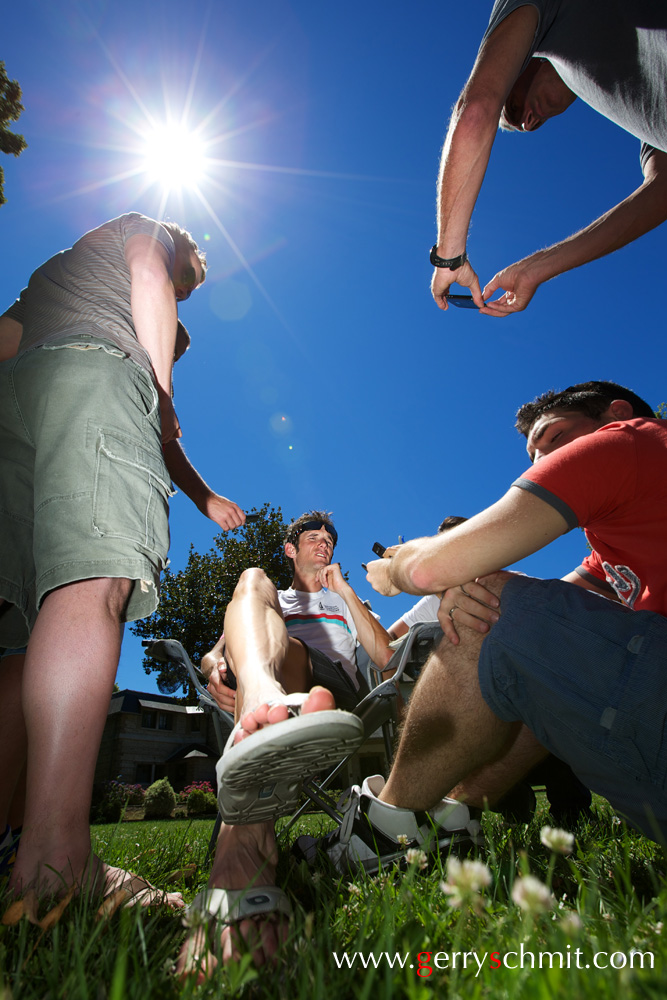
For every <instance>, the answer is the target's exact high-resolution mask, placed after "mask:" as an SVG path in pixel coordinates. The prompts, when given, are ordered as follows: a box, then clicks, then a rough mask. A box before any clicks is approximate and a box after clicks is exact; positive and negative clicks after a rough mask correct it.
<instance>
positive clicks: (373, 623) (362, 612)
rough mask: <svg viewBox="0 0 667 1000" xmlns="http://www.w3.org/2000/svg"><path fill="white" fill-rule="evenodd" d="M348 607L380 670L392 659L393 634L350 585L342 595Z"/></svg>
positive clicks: (369, 652) (365, 646)
mask: <svg viewBox="0 0 667 1000" xmlns="http://www.w3.org/2000/svg"><path fill="white" fill-rule="evenodd" d="M340 596H341V597H342V598H343V600H344V601H345V603H346V604H347V606H348V608H349V609H350V614H351V615H352V619H353V621H354V625H355V628H356V630H357V638H358V640H359V642H360V643H361V645H362V646H363V647H364V649H365V650H366V652H367V653H368V655H369V656H370V658H371V660H372V661H373V663H374V664H375V665H376V667H379V668H380V670H382V669H384V667H386V665H387V663H388V662H389V660H390V659H391V656H392V653H393V649H390V648H389V643H390V642H391V636H390V635H389V633H388V632H387V630H386V629H385V628H384V626H382V625H381V624H380V622H379V621H378V620H377V618H375V616H374V615H373V614H371V612H370V611H369V610H368V608H367V607H366V605H365V604H364V603H363V601H361V600H360V599H359V598H358V597H357V594H356V593H355V591H354V590H353V589H352V587H350V586H349V585H348V586H347V587H346V588H345V592H344V593H341V595H340Z"/></svg>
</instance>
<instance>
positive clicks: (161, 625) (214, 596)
mask: <svg viewBox="0 0 667 1000" xmlns="http://www.w3.org/2000/svg"><path fill="white" fill-rule="evenodd" d="M257 513H258V514H259V520H258V521H256V522H254V523H253V524H245V525H244V526H243V527H242V528H239V529H237V530H236V531H234V532H221V533H220V534H219V535H216V536H215V538H214V540H213V542H214V544H213V548H211V549H209V551H208V552H205V553H204V554H201V553H199V552H196V551H195V549H194V548H193V547H192V546H191V547H190V555H189V556H188V561H187V564H186V566H185V569H183V570H180V571H179V572H178V573H172V572H170V570H168V569H167V570H165V572H164V575H163V578H162V586H161V589H160V604H159V607H158V608H157V610H156V611H155V612H154V613H153V614H152V615H151V616H150V617H149V618H144V620H143V621H139V622H133V623H132V625H131V626H130V628H131V630H132V631H133V632H134V634H135V635H138V636H140V637H141V638H142V639H178V640H179V641H180V642H182V643H183V646H184V647H185V649H186V650H187V652H188V654H189V656H190V659H191V660H192V661H193V663H199V661H200V660H201V658H202V656H203V655H204V653H207V652H208V650H209V649H211V647H212V646H214V645H215V643H216V642H217V640H218V637H219V635H220V633H221V631H222V624H223V620H224V617H225V610H226V608H227V605H228V604H229V602H230V600H231V598H232V594H233V593H234V588H235V587H236V584H237V582H238V579H239V577H240V575H241V573H242V572H243V570H245V569H249V568H250V567H251V566H259V567H260V569H263V570H264V572H265V573H266V574H267V576H268V577H269V578H270V579H271V580H272V581H273V582H274V583H275V585H276V587H278V588H279V589H281V590H284V589H285V588H287V587H289V585H290V583H291V582H292V567H291V564H290V562H289V560H288V559H287V558H286V556H285V553H284V551H283V538H284V536H285V531H286V528H287V525H286V523H285V522H284V521H283V516H282V511H281V509H280V507H277V508H275V509H274V508H273V507H271V506H270V505H269V504H265V505H264V506H263V507H261V508H260V509H259V511H257ZM143 668H144V670H145V671H146V673H147V674H150V673H153V672H154V671H156V672H157V674H158V677H157V684H158V687H159V689H160V691H162V692H163V693H165V694H173V693H174V692H176V691H177V690H178V689H179V688H182V689H183V691H184V693H186V694H187V695H189V696H190V697H191V698H192V700H194V692H193V691H192V690H191V688H190V684H189V682H188V676H187V673H186V671H185V670H184V669H183V668H181V667H179V666H178V665H177V664H171V663H158V662H157V661H156V660H151V659H149V658H148V657H145V658H144V661H143Z"/></svg>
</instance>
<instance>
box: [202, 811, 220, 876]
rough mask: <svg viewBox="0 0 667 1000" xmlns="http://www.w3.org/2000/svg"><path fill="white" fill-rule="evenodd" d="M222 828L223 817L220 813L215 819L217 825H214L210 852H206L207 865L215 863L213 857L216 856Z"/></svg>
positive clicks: (209, 845) (209, 847)
mask: <svg viewBox="0 0 667 1000" xmlns="http://www.w3.org/2000/svg"><path fill="white" fill-rule="evenodd" d="M221 826H222V816H221V815H220V813H218V815H217V816H216V817H215V823H214V824H213V832H212V833H211V839H210V840H209V842H208V850H207V851H206V863H207V864H209V865H210V864H211V862H212V861H213V855H214V854H215V845H216V844H217V842H218V835H219V833H220V827H221Z"/></svg>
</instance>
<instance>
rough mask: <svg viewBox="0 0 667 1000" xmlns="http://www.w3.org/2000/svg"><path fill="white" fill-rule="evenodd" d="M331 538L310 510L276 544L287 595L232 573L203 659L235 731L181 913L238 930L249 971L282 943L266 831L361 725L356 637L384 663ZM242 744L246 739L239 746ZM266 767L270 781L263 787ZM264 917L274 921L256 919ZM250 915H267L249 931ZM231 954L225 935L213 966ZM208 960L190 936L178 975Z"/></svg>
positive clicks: (381, 640) (329, 528)
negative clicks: (247, 948) (209, 852)
mask: <svg viewBox="0 0 667 1000" xmlns="http://www.w3.org/2000/svg"><path fill="white" fill-rule="evenodd" d="M337 541H338V534H337V532H336V529H335V527H334V525H333V522H332V520H331V517H330V515H329V514H327V513H324V512H322V511H308V512H307V513H305V514H303V515H302V516H301V517H299V518H298V519H297V520H296V521H294V523H293V524H291V525H290V526H289V528H288V529H287V534H286V537H285V554H286V556H287V558H288V559H290V560H291V561H292V563H293V564H294V578H293V580H292V586H291V587H290V588H289V589H288V590H282V591H278V590H276V588H275V586H274V585H273V583H272V582H271V581H270V580H269V579H268V577H267V576H266V574H265V573H264V571H263V570H261V569H248V570H246V571H245V572H244V573H242V575H241V578H240V579H239V582H238V584H237V587H236V590H235V591H234V596H233V598H232V600H231V602H230V603H229V605H228V607H227V611H226V614H225V624H224V633H223V635H222V636H221V637H220V640H219V641H218V643H217V644H216V645H215V646H214V648H213V649H212V650H211V651H210V652H209V653H207V654H206V655H205V656H204V658H203V659H202V669H203V671H204V673H205V674H206V676H207V678H208V688H209V691H210V692H211V694H212V695H213V697H214V698H215V700H216V701H217V703H218V705H219V706H220V708H222V709H223V710H225V711H227V712H233V713H234V716H235V719H236V722H237V725H236V726H235V728H234V731H233V733H232V736H231V737H230V742H229V744H228V747H227V750H226V753H225V755H224V756H223V757H222V758H221V759H220V762H219V764H218V781H219V787H220V794H219V802H220V809H221V814H222V817H223V820H224V822H223V824H222V827H221V830H220V836H219V838H218V843H217V848H216V852H215V860H214V863H213V869H212V871H211V876H210V878H209V887H210V888H209V890H208V891H207V892H205V893H201V894H200V895H199V896H198V897H197V900H196V901H195V903H194V904H193V906H192V907H191V910H192V911H193V913H197V912H201V911H203V912H204V914H205V916H204V918H203V919H209V918H214V919H217V920H218V921H219V922H220V926H222V924H223V923H224V922H225V921H227V922H229V921H230V920H235V921H237V922H238V925H239V930H240V934H241V936H242V938H244V939H245V940H246V941H247V942H249V943H251V944H252V946H253V948H254V958H255V961H256V963H257V964H258V965H259V964H261V963H262V962H263V961H265V960H266V959H267V958H269V957H271V956H272V955H273V953H274V952H275V951H276V949H277V947H278V945H279V943H280V941H281V940H282V939H283V938H284V937H285V935H286V921H285V920H282V921H281V922H277V921H276V919H275V913H276V912H277V913H284V914H289V903H288V901H287V897H286V896H285V894H284V893H283V892H282V890H280V889H278V888H276V887H275V886H274V885H273V883H274V877H275V866H276V845H275V837H274V831H273V822H274V820H275V819H276V818H278V817H279V816H281V815H284V814H286V813H287V812H290V811H292V809H293V808H294V807H295V806H296V802H297V800H298V797H299V793H300V787H301V779H303V778H304V777H306V776H307V775H308V766H309V765H311V772H315V771H317V770H321V769H326V768H327V767H329V766H331V765H332V764H335V763H337V762H338V761H339V760H340V759H341V758H342V757H343V756H345V754H346V753H348V752H351V751H353V750H355V749H356V748H357V747H358V746H359V745H360V744H361V742H362V739H363V726H362V724H361V722H360V720H359V719H357V717H356V716H353V715H351V714H350V713H351V710H352V709H354V708H355V706H356V705H357V703H358V702H359V701H360V700H361V698H363V697H364V695H366V694H367V693H368V685H367V684H366V681H365V679H364V678H363V676H362V675H361V673H360V672H359V670H358V669H357V664H356V656H355V647H356V644H357V640H358V641H359V643H360V644H361V646H363V648H364V649H365V650H366V652H367V653H368V655H369V656H370V658H371V660H372V661H373V663H375V664H376V665H377V666H378V667H379V668H380V669H382V668H384V667H385V666H386V664H387V662H388V661H389V659H390V657H391V654H392V650H391V649H390V648H389V642H390V636H389V635H388V633H387V632H386V630H385V629H384V628H383V627H382V625H380V623H379V621H378V620H377V619H376V618H375V617H374V615H373V614H371V612H370V611H369V610H368V608H367V607H366V606H365V605H364V604H363V603H362V602H361V601H360V600H359V598H358V597H357V595H356V594H355V592H354V590H353V589H352V587H351V586H350V585H349V583H347V581H346V580H345V579H344V577H343V574H342V573H341V570H340V566H339V565H338V563H332V561H331V560H332V557H333V553H334V548H335V546H336V543H337ZM295 708H299V709H300V714H299V715H296V716H295V715H294V709H295ZM336 709H338V711H337V710H336ZM341 709H342V710H343V711H340V710H341ZM315 715H317V719H316V720H315ZM246 737H252V738H251V739H248V741H247V744H246V743H245V740H246ZM267 742H268V745H267ZM230 750H231V752H229V751H230ZM290 750H291V751H293V752H292V753H290ZM295 750H296V752H294V751H295ZM275 759H277V760H278V762H279V767H278V769H279V771H280V774H279V777H278V780H276V781H272V770H271V768H272V764H273V763H274V760H275ZM266 883H269V885H267V884H266ZM258 887H261V890H260V888H258ZM210 890H217V891H214V892H211V891H210ZM271 912H273V913H274V919H273V920H271V919H270V918H269V917H267V916H266V914H269V913H271ZM253 914H254V915H255V916H256V915H257V914H265V916H264V917H263V920H262V921H261V922H259V921H257V922H255V921H253V919H252V916H253ZM191 923H193V924H194V923H196V917H194V916H193V917H191ZM253 941H254V942H255V943H254V944H253ZM236 952H237V944H236V943H235V941H234V940H233V938H232V935H231V930H230V927H229V926H226V927H225V928H224V929H223V930H222V958H223V960H225V959H228V958H229V957H231V956H232V955H233V954H235V953H236ZM215 962H216V959H215V957H214V955H213V953H212V952H211V951H210V942H209V941H208V938H207V933H206V929H205V928H203V927H198V928H197V927H196V928H195V929H194V930H193V932H192V933H191V935H190V937H189V938H188V940H187V941H186V943H185V945H184V947H183V950H182V953H181V957H180V960H179V971H180V972H181V973H186V974H187V973H189V972H191V971H194V972H198V973H199V975H200V977H204V976H206V975H207V974H209V973H210V971H211V970H212V968H213V967H214V965H215Z"/></svg>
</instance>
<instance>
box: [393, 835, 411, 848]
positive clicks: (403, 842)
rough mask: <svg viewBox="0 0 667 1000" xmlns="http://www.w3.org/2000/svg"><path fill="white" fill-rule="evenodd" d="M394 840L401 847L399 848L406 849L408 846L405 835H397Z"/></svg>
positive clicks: (407, 839)
mask: <svg viewBox="0 0 667 1000" xmlns="http://www.w3.org/2000/svg"><path fill="white" fill-rule="evenodd" d="M396 840H397V841H398V843H399V844H400V845H401V847H407V846H408V844H409V843H410V840H409V838H408V835H407V833H399V835H398V836H397V837H396Z"/></svg>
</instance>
